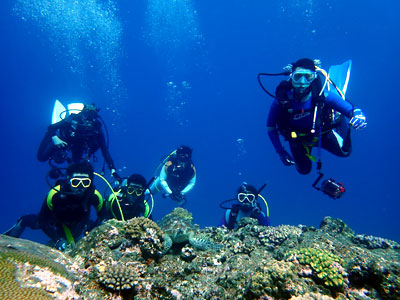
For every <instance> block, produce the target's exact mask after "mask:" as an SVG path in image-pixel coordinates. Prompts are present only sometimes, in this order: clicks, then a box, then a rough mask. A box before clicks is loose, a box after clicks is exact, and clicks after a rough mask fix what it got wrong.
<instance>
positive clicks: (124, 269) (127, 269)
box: [99, 263, 145, 291]
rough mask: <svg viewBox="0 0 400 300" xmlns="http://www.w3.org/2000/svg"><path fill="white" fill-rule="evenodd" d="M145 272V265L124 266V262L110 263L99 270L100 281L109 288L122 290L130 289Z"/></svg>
mask: <svg viewBox="0 0 400 300" xmlns="http://www.w3.org/2000/svg"><path fill="white" fill-rule="evenodd" d="M144 273H145V271H144V267H143V265H141V264H139V263H137V264H135V265H127V266H124V265H122V264H117V265H110V266H107V267H105V268H104V270H103V271H99V281H100V282H101V283H102V284H103V285H104V286H105V287H107V288H109V289H112V290H116V291H120V290H130V289H132V288H133V287H134V286H135V285H136V284H137V283H138V281H139V277H140V276H142V275H143V274H144Z"/></svg>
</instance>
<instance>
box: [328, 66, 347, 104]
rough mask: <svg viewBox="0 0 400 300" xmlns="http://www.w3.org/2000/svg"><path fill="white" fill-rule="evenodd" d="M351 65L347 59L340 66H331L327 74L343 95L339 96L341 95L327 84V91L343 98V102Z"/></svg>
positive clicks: (331, 85)
mask: <svg viewBox="0 0 400 300" xmlns="http://www.w3.org/2000/svg"><path fill="white" fill-rule="evenodd" d="M351 65H352V61H351V59H349V60H347V61H345V62H344V63H342V64H341V65H335V66H331V67H330V68H329V72H328V76H329V79H330V80H332V81H333V82H334V83H335V85H336V87H337V88H338V89H339V90H340V91H341V92H342V93H343V95H341V93H339V92H338V91H337V90H336V88H335V87H334V86H333V84H331V83H329V82H328V86H327V90H328V91H329V92H333V93H336V94H338V95H339V96H340V97H342V98H343V100H345V98H344V96H345V95H346V91H347V87H348V84H349V81H350V73H351Z"/></svg>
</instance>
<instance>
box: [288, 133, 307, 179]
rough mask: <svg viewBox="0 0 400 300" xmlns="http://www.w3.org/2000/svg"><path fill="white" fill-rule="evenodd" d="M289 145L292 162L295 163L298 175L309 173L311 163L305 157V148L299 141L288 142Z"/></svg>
mask: <svg viewBox="0 0 400 300" xmlns="http://www.w3.org/2000/svg"><path fill="white" fill-rule="evenodd" d="M289 145H290V151H291V152H292V156H293V159H294V162H295V163H296V169H297V171H298V172H299V173H300V174H308V173H310V172H311V168H312V161H311V160H310V159H309V158H308V157H307V154H308V153H307V149H306V148H305V146H304V145H303V143H302V142H301V141H296V142H289ZM310 149H311V148H310ZM310 151H311V150H310Z"/></svg>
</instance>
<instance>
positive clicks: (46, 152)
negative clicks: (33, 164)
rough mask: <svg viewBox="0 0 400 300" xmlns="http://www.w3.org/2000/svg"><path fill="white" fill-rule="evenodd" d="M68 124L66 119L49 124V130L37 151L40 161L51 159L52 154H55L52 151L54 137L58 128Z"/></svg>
mask: <svg viewBox="0 0 400 300" xmlns="http://www.w3.org/2000/svg"><path fill="white" fill-rule="evenodd" d="M67 125H68V124H67V122H66V121H64V120H62V121H60V122H57V123H55V124H51V125H49V127H48V128H47V132H46V134H45V135H44V138H43V140H42V141H41V143H40V145H39V149H38V152H37V158H38V160H39V161H42V162H44V161H47V160H49V158H50V156H51V155H52V154H53V153H52V152H53V151H54V144H53V140H52V137H53V136H55V135H57V130H59V129H61V128H63V127H65V126H67Z"/></svg>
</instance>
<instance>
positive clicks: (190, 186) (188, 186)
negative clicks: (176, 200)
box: [181, 173, 196, 195]
mask: <svg viewBox="0 0 400 300" xmlns="http://www.w3.org/2000/svg"><path fill="white" fill-rule="evenodd" d="M195 184H196V173H194V175H193V177H192V179H190V181H189V183H188V185H187V186H186V187H185V188H184V189H183V190H182V192H181V194H182V195H185V194H186V193H187V192H189V191H191V190H192V189H193V187H194V185H195Z"/></svg>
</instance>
